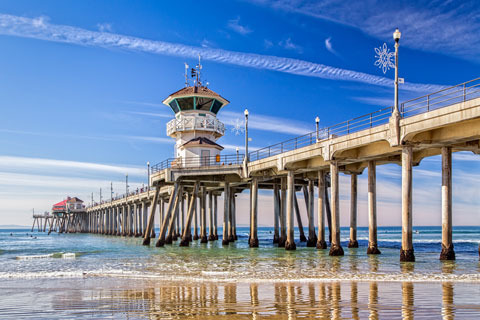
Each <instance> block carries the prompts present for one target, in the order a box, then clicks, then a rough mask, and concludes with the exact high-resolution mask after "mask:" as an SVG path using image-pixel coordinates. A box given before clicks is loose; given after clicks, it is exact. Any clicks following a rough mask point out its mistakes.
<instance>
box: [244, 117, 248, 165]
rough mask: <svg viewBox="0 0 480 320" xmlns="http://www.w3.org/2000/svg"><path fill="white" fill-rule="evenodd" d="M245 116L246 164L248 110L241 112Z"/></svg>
mask: <svg viewBox="0 0 480 320" xmlns="http://www.w3.org/2000/svg"><path fill="white" fill-rule="evenodd" d="M243 114H244V115H245V162H248V109H245V111H244V112H243Z"/></svg>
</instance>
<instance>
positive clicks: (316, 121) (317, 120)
mask: <svg viewBox="0 0 480 320" xmlns="http://www.w3.org/2000/svg"><path fill="white" fill-rule="evenodd" d="M319 123H320V118H319V117H316V118H315V126H316V130H317V141H318V124H319Z"/></svg>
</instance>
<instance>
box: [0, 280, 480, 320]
mask: <svg viewBox="0 0 480 320" xmlns="http://www.w3.org/2000/svg"><path fill="white" fill-rule="evenodd" d="M0 289H1V290H2V292H3V293H4V294H3V298H2V300H1V301H0V318H2V319H4V318H8V317H12V316H13V315H15V317H17V318H18V317H21V318H35V319H63V318H73V317H74V318H78V319H91V318H92V317H94V318H96V319H102V318H115V319H145V318H148V319H157V318H158V319H164V318H166V319H227V318H228V319H252V318H254V319H255V318H256V319H302V318H303V319H332V318H333V319H344V318H345V319H366V318H369V319H413V318H415V319H442V318H443V319H475V318H479V317H480V301H479V300H478V296H479V292H480V286H479V285H477V284H465V283H450V282H443V283H412V282H393V283H392V282H354V281H344V282H319V283H296V282H291V283H234V282H230V283H217V282H212V281H210V282H177V281H169V282H166V281H153V280H139V279H124V280H120V279H115V278H84V279H49V280H48V281H46V280H33V281H25V280H6V281H3V282H2V284H1V285H0ZM29 301H35V303H29Z"/></svg>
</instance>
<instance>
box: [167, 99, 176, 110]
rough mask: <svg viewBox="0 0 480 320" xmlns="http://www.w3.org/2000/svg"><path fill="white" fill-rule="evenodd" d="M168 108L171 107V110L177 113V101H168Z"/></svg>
mask: <svg viewBox="0 0 480 320" xmlns="http://www.w3.org/2000/svg"><path fill="white" fill-rule="evenodd" d="M169 105H170V108H172V110H173V112H175V113H177V112H178V105H177V101H175V99H173V100H172V101H171V102H170V103H169Z"/></svg>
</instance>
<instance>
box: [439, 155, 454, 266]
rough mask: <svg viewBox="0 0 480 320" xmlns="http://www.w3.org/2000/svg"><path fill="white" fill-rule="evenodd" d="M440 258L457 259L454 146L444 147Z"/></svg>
mask: <svg viewBox="0 0 480 320" xmlns="http://www.w3.org/2000/svg"><path fill="white" fill-rule="evenodd" d="M440 260H455V251H454V249H453V241H452V148H451V147H442V252H441V253H440Z"/></svg>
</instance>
